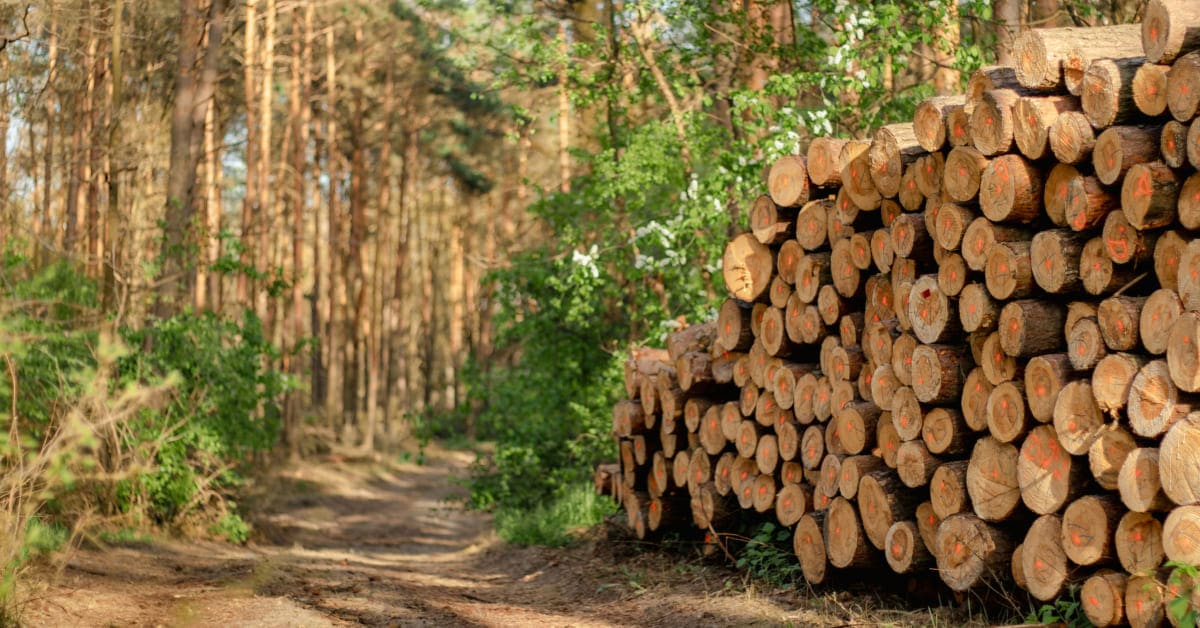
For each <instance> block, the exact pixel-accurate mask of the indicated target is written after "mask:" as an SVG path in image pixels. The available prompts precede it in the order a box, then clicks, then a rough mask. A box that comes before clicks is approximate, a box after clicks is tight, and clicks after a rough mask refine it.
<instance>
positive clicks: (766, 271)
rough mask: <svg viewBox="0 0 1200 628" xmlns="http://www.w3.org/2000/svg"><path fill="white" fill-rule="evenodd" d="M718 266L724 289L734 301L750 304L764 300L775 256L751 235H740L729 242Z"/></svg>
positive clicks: (769, 283)
mask: <svg viewBox="0 0 1200 628" xmlns="http://www.w3.org/2000/svg"><path fill="white" fill-rule="evenodd" d="M722 264H723V266H722V271H721V272H722V273H723V276H724V278H725V286H726V288H728V289H729V292H730V294H732V295H733V296H734V297H735V298H737V299H739V300H741V301H745V302H747V303H753V302H755V301H758V300H759V299H762V298H765V297H766V296H767V289H768V288H769V287H770V285H771V278H772V276H773V275H774V267H775V256H774V255H773V254H772V252H771V250H770V249H768V248H767V247H766V245H764V244H762V243H761V242H759V241H758V240H756V239H755V238H754V235H753V234H750V233H743V234H742V235H740V236H738V237H736V238H734V239H733V240H731V241H730V242H729V245H728V246H726V247H725V255H724V258H723V259H722Z"/></svg>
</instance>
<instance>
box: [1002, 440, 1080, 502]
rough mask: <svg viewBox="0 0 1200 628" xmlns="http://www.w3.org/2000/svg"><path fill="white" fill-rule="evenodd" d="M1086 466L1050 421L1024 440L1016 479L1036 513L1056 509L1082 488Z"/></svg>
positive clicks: (1025, 498)
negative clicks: (1070, 451)
mask: <svg viewBox="0 0 1200 628" xmlns="http://www.w3.org/2000/svg"><path fill="white" fill-rule="evenodd" d="M1086 475H1087V470H1086V469H1084V467H1083V465H1082V464H1081V463H1080V462H1079V461H1077V460H1075V459H1074V458H1072V457H1071V455H1070V454H1069V453H1068V452H1067V451H1066V449H1064V448H1063V446H1062V444H1061V443H1060V442H1059V440H1058V435H1057V433H1056V431H1055V429H1054V426H1051V425H1042V426H1039V427H1036V428H1034V430H1033V431H1032V432H1030V433H1029V436H1028V437H1026V438H1025V441H1024V442H1023V443H1022V444H1021V454H1020V459H1019V460H1018V461H1017V483H1018V485H1019V486H1020V489H1021V500H1022V501H1023V502H1025V505H1026V506H1027V507H1028V508H1029V509H1030V510H1032V511H1033V512H1035V513H1038V514H1041V515H1044V514H1049V513H1053V512H1057V511H1059V510H1060V509H1062V508H1063V506H1065V505H1066V504H1067V503H1068V502H1070V501H1071V500H1072V499H1074V498H1075V497H1076V496H1078V494H1079V493H1080V492H1081V491H1082V490H1083V487H1084V483H1083V479H1084V478H1085V477H1086Z"/></svg>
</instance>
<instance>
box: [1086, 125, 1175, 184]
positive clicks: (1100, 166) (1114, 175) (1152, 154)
mask: <svg viewBox="0 0 1200 628" xmlns="http://www.w3.org/2000/svg"><path fill="white" fill-rule="evenodd" d="M1161 136H1162V131H1161V130H1160V129H1159V128H1158V127H1141V126H1114V127H1109V128H1107V129H1105V130H1104V131H1103V132H1102V133H1100V136H1099V137H1097V138H1096V147H1095V149H1094V150H1093V151H1092V166H1093V167H1094V168H1095V169H1096V178H1098V179H1100V182H1101V183H1104V184H1105V185H1113V184H1115V183H1116V182H1118V181H1120V180H1121V177H1123V176H1125V175H1126V174H1127V173H1128V172H1129V170H1130V169H1132V168H1133V167H1134V166H1137V165H1139V164H1145V163H1149V162H1152V161H1154V160H1155V159H1158V155H1159V143H1160V141H1161ZM1122 200H1124V197H1122Z"/></svg>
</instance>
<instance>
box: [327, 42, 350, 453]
mask: <svg viewBox="0 0 1200 628" xmlns="http://www.w3.org/2000/svg"><path fill="white" fill-rule="evenodd" d="M335 28H336V26H331V27H330V28H329V30H328V31H326V33H325V90H326V92H325V116H326V117H325V150H326V156H325V163H326V169H327V170H328V171H329V203H328V205H329V216H328V217H329V227H328V231H329V233H328V237H329V255H328V256H327V258H328V260H329V271H328V272H327V273H326V277H328V278H329V282H328V283H329V288H328V290H329V296H328V299H326V307H327V313H326V317H325V321H326V325H327V335H328V339H329V342H328V344H327V346H326V353H327V356H326V359H325V364H326V368H327V378H326V382H325V384H326V385H325V388H324V394H325V414H326V418H327V419H328V421H329V426H330V428H331V429H332V430H333V431H334V433H337V432H338V431H339V430H340V429H341V426H342V421H343V420H344V417H343V415H344V412H343V409H344V405H343V401H344V397H343V394H342V386H343V379H344V377H343V372H344V370H343V367H344V365H345V342H344V341H343V337H344V335H343V329H342V324H343V323H342V321H343V320H345V319H344V316H343V312H344V311H345V302H346V284H345V281H344V277H343V276H342V262H343V261H344V255H345V252H344V248H345V244H344V240H343V229H342V223H343V218H342V212H341V181H342V174H341V154H340V152H339V148H338V128H337V98H338V91H337V84H338V83H337V63H336V56H335V55H336V48H335V37H334V29H335Z"/></svg>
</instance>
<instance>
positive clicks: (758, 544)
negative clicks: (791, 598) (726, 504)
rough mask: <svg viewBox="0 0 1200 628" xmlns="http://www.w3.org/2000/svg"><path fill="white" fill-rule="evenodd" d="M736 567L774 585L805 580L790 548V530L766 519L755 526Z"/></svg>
mask: <svg viewBox="0 0 1200 628" xmlns="http://www.w3.org/2000/svg"><path fill="white" fill-rule="evenodd" d="M737 566H738V569H744V570H746V571H747V572H748V573H749V574H750V575H751V576H753V577H755V578H757V579H759V580H763V581H765V582H769V583H771V584H773V585H775V586H777V587H792V586H795V585H796V583H797V582H801V581H802V580H803V579H804V574H803V572H802V571H801V569H800V563H799V562H797V561H796V554H795V553H794V551H793V550H792V531H791V529H789V528H787V527H785V526H780V525H776V524H774V523H771V522H769V521H766V522H763V523H761V524H759V525H758V526H756V527H755V528H754V529H753V530H752V532H751V534H750V538H749V540H748V541H747V543H746V545H745V547H743V548H742V551H741V552H739V553H738V557H737Z"/></svg>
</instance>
